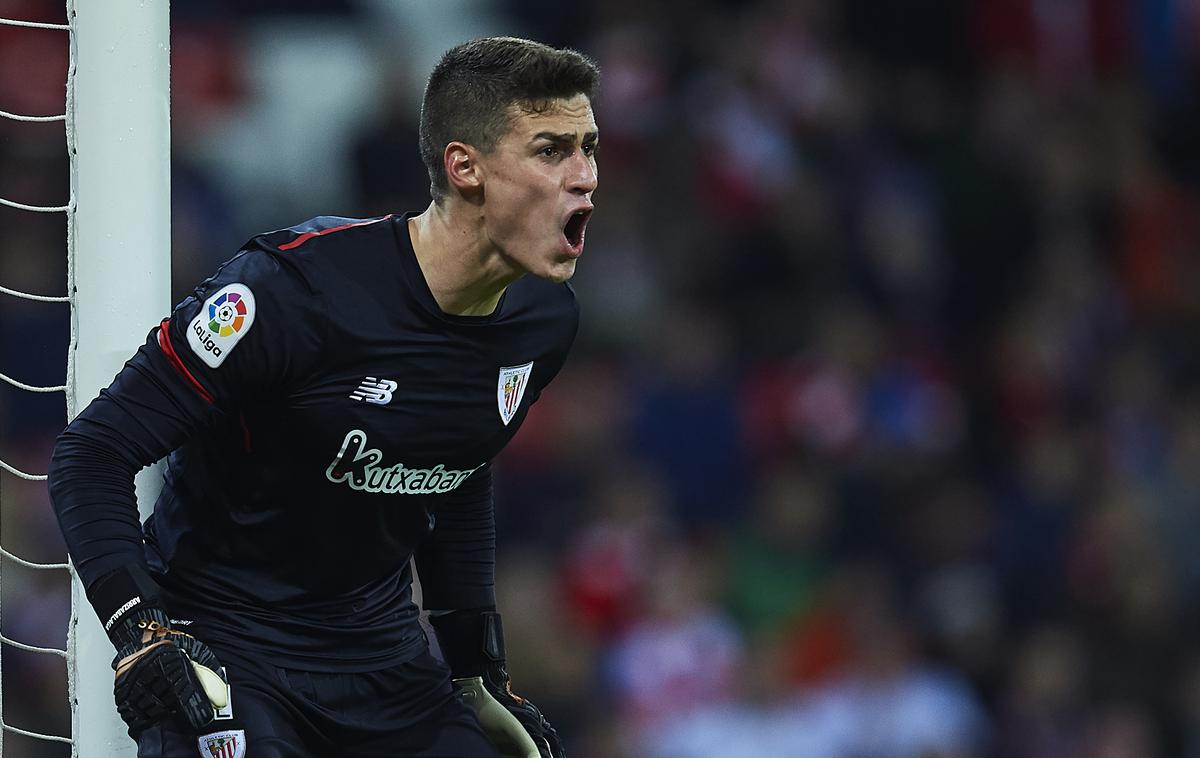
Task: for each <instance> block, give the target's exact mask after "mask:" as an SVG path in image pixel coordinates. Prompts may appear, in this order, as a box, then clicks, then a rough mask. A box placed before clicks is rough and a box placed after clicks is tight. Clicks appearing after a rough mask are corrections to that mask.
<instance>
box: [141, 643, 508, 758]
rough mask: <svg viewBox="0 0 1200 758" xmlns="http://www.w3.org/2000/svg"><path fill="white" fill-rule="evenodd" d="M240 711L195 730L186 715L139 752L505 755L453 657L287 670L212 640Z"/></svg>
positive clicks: (257, 757)
mask: <svg viewBox="0 0 1200 758" xmlns="http://www.w3.org/2000/svg"><path fill="white" fill-rule="evenodd" d="M210 647H212V649H213V652H214V653H216V655H217V657H218V658H219V659H220V660H221V663H222V665H223V666H224V667H225V674H226V676H227V677H228V678H229V684H230V690H231V695H230V705H231V710H232V714H231V718H222V719H218V720H217V721H214V722H213V723H212V724H210V725H209V726H208V727H206V728H205V729H204V731H203V732H201V733H199V734H196V733H193V732H191V731H190V730H189V729H188V728H187V727H186V726H185V725H183V724H181V723H179V720H173V721H170V722H169V723H166V724H163V725H160V726H156V727H153V728H151V729H148V730H147V731H146V732H144V733H143V734H142V735H141V737H140V739H139V740H138V758H197V756H202V757H203V758H376V757H377V756H378V758H385V757H386V758H500V754H499V753H498V752H497V750H496V748H495V747H493V746H492V744H491V743H490V742H489V741H488V739H487V737H486V736H485V735H484V733H483V730H482V728H481V727H480V726H479V721H478V720H477V719H476V718H475V713H474V712H473V711H472V710H471V709H470V708H469V707H468V706H467V705H465V704H464V703H463V702H462V698H461V696H459V695H458V694H457V692H456V691H455V689H454V687H453V685H452V684H451V683H450V673H449V671H448V670H447V669H446V667H445V665H444V664H442V663H441V662H440V661H438V660H437V659H436V658H434V657H433V656H432V655H430V654H429V653H428V652H424V653H421V654H420V655H418V656H417V657H416V658H414V659H413V660H411V661H409V662H407V663H403V664H400V665H398V666H393V667H391V668H386V669H382V670H380V671H366V672H353V673H330V672H314V671H300V670H296V669H289V668H282V667H279V666H274V665H272V664H270V663H266V662H263V661H261V660H256V659H254V658H253V657H250V656H245V655H241V654H239V653H237V652H236V651H234V650H232V649H230V648H229V647H227V646H225V645H216V644H214V645H210Z"/></svg>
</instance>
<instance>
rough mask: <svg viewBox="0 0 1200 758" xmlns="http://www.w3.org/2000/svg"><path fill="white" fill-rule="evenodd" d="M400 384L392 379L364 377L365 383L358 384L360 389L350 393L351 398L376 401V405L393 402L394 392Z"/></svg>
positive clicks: (370, 401)
mask: <svg viewBox="0 0 1200 758" xmlns="http://www.w3.org/2000/svg"><path fill="white" fill-rule="evenodd" d="M397 386H399V385H397V384H396V383H395V382H393V381H392V380H391V379H376V378H375V377H373V376H368V377H367V378H366V379H363V383H362V384H360V385H358V389H356V390H354V391H353V392H351V393H350V399H352V400H359V401H365V402H368V403H374V404H375V405H387V404H388V403H390V402H392V393H393V392H395V391H396V387H397Z"/></svg>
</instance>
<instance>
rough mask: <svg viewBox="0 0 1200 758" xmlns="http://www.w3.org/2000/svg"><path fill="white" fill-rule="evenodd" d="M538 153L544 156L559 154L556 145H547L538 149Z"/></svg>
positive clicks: (549, 156)
mask: <svg viewBox="0 0 1200 758" xmlns="http://www.w3.org/2000/svg"><path fill="white" fill-rule="evenodd" d="M538 155H540V156H542V157H544V158H554V157H557V156H558V148H557V147H555V146H554V145H547V146H546V147H543V148H542V149H541V150H539V151H538Z"/></svg>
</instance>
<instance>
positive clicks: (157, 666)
mask: <svg viewBox="0 0 1200 758" xmlns="http://www.w3.org/2000/svg"><path fill="white" fill-rule="evenodd" d="M109 636H110V637H111V638H112V641H113V644H114V645H116V648H117V657H116V658H114V659H113V664H112V666H113V669H114V670H115V671H116V681H115V683H114V688H113V693H114V696H115V698H116V701H117V711H118V712H119V713H120V714H121V718H122V719H124V720H125V724H126V725H127V726H128V727H129V736H131V737H133V738H135V739H136V738H137V736H138V735H139V734H141V733H142V732H143V731H145V730H146V729H147V728H149V727H150V726H153V725H154V724H156V723H159V722H161V721H163V720H165V719H167V718H169V717H170V716H171V714H175V713H178V714H179V715H181V716H182V717H183V719H184V720H185V721H186V722H187V724H188V726H189V727H191V728H192V729H193V730H195V731H200V730H201V729H203V728H204V727H205V726H207V725H208V724H209V723H211V722H212V720H213V718H214V715H215V714H214V712H213V709H214V708H223V707H225V705H226V704H227V693H226V689H225V680H224V678H223V677H222V676H221V675H220V674H218V673H217V672H219V671H220V670H221V664H220V662H219V661H218V660H217V657H216V656H215V655H213V652H212V651H211V650H209V649H208V646H207V645H205V644H204V643H203V642H200V641H199V640H197V639H196V638H195V637H193V636H191V635H190V634H185V633H183V632H180V631H177V630H175V629H172V628H171V620H170V618H169V617H168V616H167V614H166V612H165V611H163V610H162V609H161V608H158V607H155V606H143V607H142V608H135V609H134V610H132V611H131V612H129V614H128V616H127V617H126V618H123V619H121V620H120V621H119V622H118V624H117V625H116V626H115V627H114V628H113V629H112V630H111V631H110V632H109Z"/></svg>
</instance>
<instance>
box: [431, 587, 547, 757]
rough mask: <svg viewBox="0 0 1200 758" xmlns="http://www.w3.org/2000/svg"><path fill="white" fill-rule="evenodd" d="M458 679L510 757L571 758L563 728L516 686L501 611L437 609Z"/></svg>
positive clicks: (441, 639) (438, 628) (435, 621)
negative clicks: (506, 655) (508, 665)
mask: <svg viewBox="0 0 1200 758" xmlns="http://www.w3.org/2000/svg"><path fill="white" fill-rule="evenodd" d="M429 621H430V623H431V624H432V625H433V628H434V631H435V632H437V638H438V645H439V646H440V647H441V649H442V655H443V657H445V659H446V664H447V665H448V666H449V667H450V672H451V674H452V675H453V676H454V683H455V684H456V685H457V686H458V688H459V689H460V691H461V692H462V694H463V699H464V700H465V701H466V702H467V704H468V705H470V706H471V707H472V708H473V709H474V711H475V715H476V716H477V717H478V718H479V723H480V725H481V726H482V727H483V731H484V732H485V733H487V736H488V738H489V739H490V740H491V741H492V743H493V744H494V745H495V746H496V747H497V748H498V749H499V750H500V753H501V754H502V755H503V756H504V758H566V752H565V751H564V750H563V746H562V741H561V740H560V739H559V737H558V732H556V731H555V730H554V727H552V726H550V724H549V723H548V722H547V721H546V718H545V716H543V715H542V712H541V711H540V710H538V708H537V706H535V705H534V704H533V703H531V702H529V701H528V700H526V699H525V698H523V697H521V696H519V695H516V694H514V693H513V691H512V683H511V682H510V681H509V678H508V671H506V670H505V668H504V663H505V660H504V632H503V628H502V627H501V625H500V614H499V613H496V612H495V611H487V610H483V611H481V610H473V611H451V612H449V613H441V614H431V615H430V618H429Z"/></svg>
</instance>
